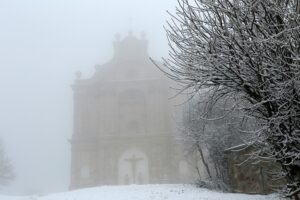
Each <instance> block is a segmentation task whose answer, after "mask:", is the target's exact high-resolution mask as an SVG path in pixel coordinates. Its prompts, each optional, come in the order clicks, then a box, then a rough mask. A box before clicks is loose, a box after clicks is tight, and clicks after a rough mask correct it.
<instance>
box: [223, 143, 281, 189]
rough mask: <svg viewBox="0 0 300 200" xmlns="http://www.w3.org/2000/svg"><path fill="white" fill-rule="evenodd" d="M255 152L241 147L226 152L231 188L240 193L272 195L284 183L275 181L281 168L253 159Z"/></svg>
mask: <svg viewBox="0 0 300 200" xmlns="http://www.w3.org/2000/svg"><path fill="white" fill-rule="evenodd" d="M253 150H254V149H253V148H252V147H245V146H239V147H236V148H231V149H229V150H226V151H225V153H226V159H227V161H228V168H229V169H228V170H229V182H230V187H231V189H232V191H233V192H238V193H248V194H269V193H272V192H274V189H276V188H278V186H280V185H281V184H282V183H283V180H275V179H274V176H273V173H274V172H275V171H276V170H278V169H279V166H278V165H277V164H276V163H274V162H271V161H267V160H266V161H260V162H258V161H257V160H254V159H251V158H250V155H251V153H252V152H253Z"/></svg>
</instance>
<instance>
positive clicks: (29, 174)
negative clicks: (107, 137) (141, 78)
mask: <svg viewBox="0 0 300 200" xmlns="http://www.w3.org/2000/svg"><path fill="white" fill-rule="evenodd" d="M175 5H176V1H174V0H173V1H171V0H168V1H167V0H0V69H1V73H0V92H1V94H0V95H1V96H0V137H1V138H2V139H3V141H4V143H5V148H6V151H7V154H8V155H9V157H10V158H11V160H12V161H13V164H14V166H15V171H16V180H15V181H14V182H13V183H12V184H11V186H10V187H9V188H8V189H5V190H2V192H5V191H6V192H10V193H16V194H22V193H31V192H42V193H46V192H51V191H61V190H66V189H67V188H68V186H69V173H70V144H69V142H68V139H70V138H71V134H72V103H73V102H72V90H71V87H70V86H71V84H72V82H73V81H74V78H75V76H74V74H75V72H76V71H77V70H80V71H82V72H83V78H88V77H90V75H91V74H92V73H93V72H94V66H95V65H96V64H102V63H105V62H107V61H108V60H109V59H110V58H111V56H112V42H113V41H114V40H115V39H114V37H115V34H116V33H120V34H121V36H123V37H124V36H125V35H127V33H128V31H129V30H132V31H133V33H134V34H135V35H136V36H139V35H140V33H141V32H142V31H144V32H145V33H146V35H147V38H148V40H149V53H150V55H151V56H152V57H154V58H156V59H159V58H160V57H161V56H165V55H167V49H168V47H167V42H166V38H165V32H164V29H163V25H165V22H166V20H167V19H169V16H168V14H167V13H166V10H169V11H174V8H175Z"/></svg>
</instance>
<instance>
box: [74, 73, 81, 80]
mask: <svg viewBox="0 0 300 200" xmlns="http://www.w3.org/2000/svg"><path fill="white" fill-rule="evenodd" d="M75 76H76V80H79V79H80V78H81V71H77V72H76V73H75Z"/></svg>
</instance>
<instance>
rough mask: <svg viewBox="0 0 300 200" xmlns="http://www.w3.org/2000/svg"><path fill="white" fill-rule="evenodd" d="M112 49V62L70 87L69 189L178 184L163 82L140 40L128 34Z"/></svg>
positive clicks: (176, 151) (162, 77)
mask: <svg viewBox="0 0 300 200" xmlns="http://www.w3.org/2000/svg"><path fill="white" fill-rule="evenodd" d="M113 45H114V56H113V58H112V59H111V60H110V61H109V62H108V63H106V64H103V65H101V66H97V68H96V72H95V74H94V75H93V76H92V77H91V78H90V79H80V78H79V77H78V79H77V80H76V81H75V83H74V84H73V86H72V88H73V92H74V127H73V136H72V139H71V152H72V161H71V183H70V188H71V189H76V188H82V187H91V186H98V185H123V184H148V183H149V184H150V183H176V182H179V181H180V180H181V179H180V178H181V177H180V176H181V175H182V173H184V172H182V170H181V172H182V173H181V172H180V169H179V168H180V166H182V163H181V165H180V158H179V156H178V152H179V151H178V148H177V145H176V142H175V139H174V122H172V119H173V115H172V112H173V111H172V106H171V105H170V102H169V101H168V98H169V97H170V93H169V87H168V83H167V82H168V81H167V80H166V78H165V77H164V75H163V74H162V73H161V72H160V71H159V70H158V69H157V68H156V67H155V66H154V65H153V63H151V61H150V60H149V56H148V53H147V40H145V39H144V38H142V39H138V38H136V37H135V36H133V35H132V34H129V35H128V36H127V37H125V38H124V39H122V40H120V39H117V40H116V41H115V42H114V43H113ZM183 171H184V170H183Z"/></svg>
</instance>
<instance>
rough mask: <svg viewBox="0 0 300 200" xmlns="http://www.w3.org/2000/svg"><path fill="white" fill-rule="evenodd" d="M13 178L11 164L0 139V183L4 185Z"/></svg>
mask: <svg viewBox="0 0 300 200" xmlns="http://www.w3.org/2000/svg"><path fill="white" fill-rule="evenodd" d="M13 179H14V172H13V166H12V164H11V162H10V160H9V159H8V157H7V156H6V153H5V151H4V147H3V143H2V141H1V140H0V185H2V186H5V185H7V184H8V183H9V182H10V181H11V180H13Z"/></svg>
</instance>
